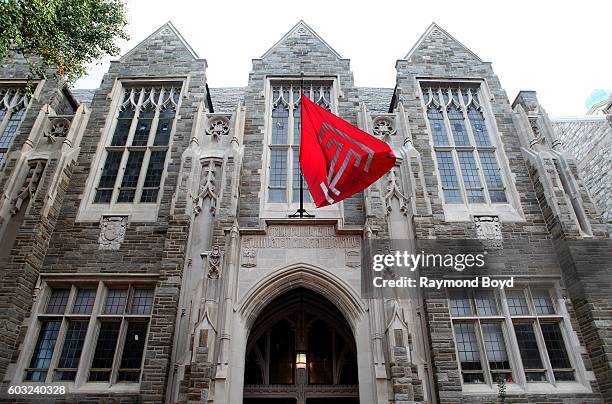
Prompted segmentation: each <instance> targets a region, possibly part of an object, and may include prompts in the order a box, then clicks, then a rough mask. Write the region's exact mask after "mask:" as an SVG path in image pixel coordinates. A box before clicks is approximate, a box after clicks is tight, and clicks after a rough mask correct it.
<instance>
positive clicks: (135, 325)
mask: <svg viewBox="0 0 612 404" xmlns="http://www.w3.org/2000/svg"><path fill="white" fill-rule="evenodd" d="M45 296H47V299H46V301H45V304H44V305H43V307H42V308H41V309H40V312H39V313H38V314H37V316H36V319H37V320H38V322H37V324H38V325H39V326H38V328H37V329H36V330H34V332H37V335H36V345H35V346H34V348H33V350H32V351H31V354H30V355H31V356H30V357H29V360H28V362H27V363H28V367H26V368H25V369H24V373H23V374H24V376H23V377H24V380H27V381H38V382H50V381H63V382H72V381H75V380H76V378H77V373H80V374H83V375H84V377H85V379H86V380H87V381H88V382H104V383H106V384H108V383H111V384H114V383H118V382H122V383H125V382H128V383H134V382H138V381H139V380H140V374H141V371H142V360H143V357H144V348H145V343H146V341H147V334H148V329H149V318H150V316H151V312H152V309H153V300H154V289H153V288H152V287H150V286H146V285H143V284H141V283H138V284H135V285H130V284H125V283H123V282H122V283H120V284H116V283H113V282H106V281H99V282H97V286H96V285H95V284H84V285H80V284H76V285H69V286H57V287H50V288H49V289H46V291H45ZM83 352H91V354H90V355H91V356H89V358H88V360H85V359H83V360H82V357H85V355H84V354H83Z"/></svg>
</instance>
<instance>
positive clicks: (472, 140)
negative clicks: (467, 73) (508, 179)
mask: <svg viewBox="0 0 612 404" xmlns="http://www.w3.org/2000/svg"><path fill="white" fill-rule="evenodd" d="M457 97H458V98H459V104H460V105H461V115H462V116H463V122H464V126H465V128H466V131H467V135H468V139H469V142H470V145H472V147H473V151H472V153H474V162H475V164H476V169H477V170H478V178H479V179H480V187H481V189H482V193H483V194H484V198H485V202H486V203H487V205H490V204H491V198H490V196H489V189H488V187H487V182H486V181H485V177H484V170H483V169H482V164H481V163H480V154H479V153H478V146H477V145H476V139H475V137H474V132H473V131H472V124H471V123H470V120H469V119H468V116H467V107H466V105H465V102H464V100H463V93H462V92H461V88H459V89H458V90H457Z"/></svg>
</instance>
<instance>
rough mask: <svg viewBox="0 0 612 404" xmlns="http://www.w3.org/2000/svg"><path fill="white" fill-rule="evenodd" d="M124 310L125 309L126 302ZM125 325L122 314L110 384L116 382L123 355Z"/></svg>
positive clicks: (125, 321)
mask: <svg viewBox="0 0 612 404" xmlns="http://www.w3.org/2000/svg"><path fill="white" fill-rule="evenodd" d="M126 310H127V302H126ZM124 313H125V311H124ZM127 326H128V324H127V320H126V319H125V316H122V317H121V328H120V329H119V336H118V337H117V345H116V346H115V356H114V358H113V369H112V370H111V375H110V384H111V385H113V384H116V383H117V376H118V374H119V367H121V358H122V357H123V348H124V345H125V337H126V334H127Z"/></svg>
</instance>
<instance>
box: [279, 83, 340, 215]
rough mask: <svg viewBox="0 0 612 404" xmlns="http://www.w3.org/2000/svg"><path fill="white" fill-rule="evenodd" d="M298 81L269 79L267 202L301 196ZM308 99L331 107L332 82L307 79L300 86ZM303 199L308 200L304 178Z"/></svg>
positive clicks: (329, 108)
mask: <svg viewBox="0 0 612 404" xmlns="http://www.w3.org/2000/svg"><path fill="white" fill-rule="evenodd" d="M301 89H302V87H301V85H300V82H299V81H298V82H272V89H271V97H270V104H269V105H270V107H269V108H270V132H269V139H270V140H269V149H270V151H269V159H268V173H269V175H268V199H267V201H268V202H273V203H287V202H293V203H295V202H299V200H300V173H301V172H300V164H299V162H300V139H301V120H300V118H301V116H300V114H301V104H300V90H301ZM303 90H304V93H305V94H306V95H307V96H308V98H309V99H311V100H313V101H314V102H316V103H317V104H318V105H319V106H321V107H322V108H325V109H327V110H328V111H331V109H332V106H333V102H332V83H331V82H311V81H306V83H305V85H304V87H303ZM303 188H304V201H305V202H311V198H310V193H309V192H308V185H307V184H306V181H304V182H303Z"/></svg>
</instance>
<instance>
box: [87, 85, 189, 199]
mask: <svg viewBox="0 0 612 404" xmlns="http://www.w3.org/2000/svg"><path fill="white" fill-rule="evenodd" d="M180 94H181V85H180V84H177V83H174V84H172V83H171V84H164V85H160V86H150V87H125V88H124V89H123V93H122V98H121V104H120V106H119V109H118V112H117V118H116V121H115V125H114V129H113V135H112V136H111V138H110V141H109V142H108V145H107V146H106V149H105V150H106V153H105V155H106V157H105V160H104V164H103V166H102V169H101V174H100V177H99V179H98V186H97V188H96V192H95V196H94V200H93V202H94V203H101V204H115V203H135V202H136V203H157V201H158V199H159V189H160V184H161V181H162V177H163V171H164V166H165V162H166V155H167V151H168V149H169V142H170V135H171V132H172V128H173V127H174V123H175V120H176V111H177V108H178V105H179V102H180Z"/></svg>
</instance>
